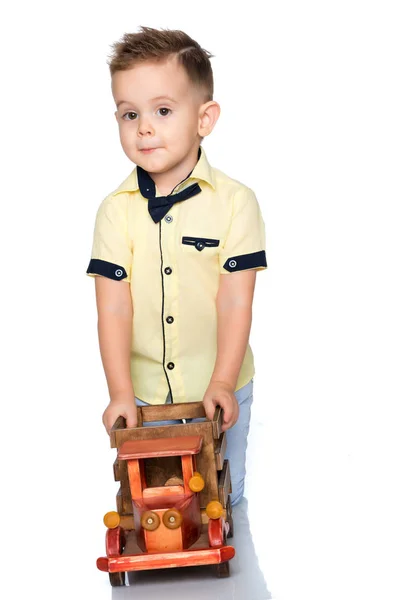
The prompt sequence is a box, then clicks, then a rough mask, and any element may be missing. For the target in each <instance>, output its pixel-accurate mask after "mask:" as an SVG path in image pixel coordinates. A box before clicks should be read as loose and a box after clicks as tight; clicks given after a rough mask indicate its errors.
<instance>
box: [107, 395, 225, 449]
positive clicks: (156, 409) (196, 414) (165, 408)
mask: <svg viewBox="0 0 400 600" xmlns="http://www.w3.org/2000/svg"><path fill="white" fill-rule="evenodd" d="M137 411H138V423H137V426H138V427H142V426H143V422H145V423H151V422H152V421H171V420H174V419H197V418H203V417H206V413H205V410H204V405H203V403H202V402H185V403H179V404H157V405H154V406H138V407H137ZM223 419H224V416H223V410H222V407H221V406H217V407H216V408H215V412H214V416H213V418H212V420H211V422H212V427H213V437H214V439H216V440H217V439H218V438H219V437H220V435H221V433H222V430H221V428H222V423H223ZM118 429H126V419H125V417H122V416H120V417H118V419H117V420H116V421H115V423H114V425H113V426H112V427H111V432H110V437H111V438H113V437H114V434H115V431H117V430H118Z"/></svg>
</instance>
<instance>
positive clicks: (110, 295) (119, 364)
mask: <svg viewBox="0 0 400 600" xmlns="http://www.w3.org/2000/svg"><path fill="white" fill-rule="evenodd" d="M95 282H96V283H95V286H96V303H97V314H98V335H99V345H100V354H101V359H102V363H103V367H104V372H105V375H106V379H107V384H108V390H109V394H110V404H109V405H108V407H107V408H106V410H105V411H104V414H103V423H104V425H105V427H106V429H107V431H108V432H110V429H111V427H112V425H113V424H114V422H115V420H116V419H117V418H118V417H119V416H124V417H125V418H126V419H127V427H135V426H136V422H137V416H136V404H135V394H134V390H133V385H132V379H131V372H130V351H131V341H132V319H133V306H132V297H131V293H130V287H129V283H126V282H124V281H115V280H113V279H109V278H108V277H102V276H97V277H96V278H95Z"/></svg>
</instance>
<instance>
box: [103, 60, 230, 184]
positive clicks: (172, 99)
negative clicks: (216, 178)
mask: <svg viewBox="0 0 400 600" xmlns="http://www.w3.org/2000/svg"><path fill="white" fill-rule="evenodd" d="M112 93H113V97H114V100H115V104H116V106H117V110H116V112H115V116H116V119H117V122H118V126H119V134H120V139H121V144H122V148H123V150H124V152H125V154H126V155H127V156H128V158H129V159H130V160H131V161H132V162H134V163H135V164H137V165H139V166H141V167H142V168H143V169H145V170H146V171H148V172H149V173H166V172H167V171H172V170H174V168H178V167H179V165H180V164H181V163H182V164H184V163H185V158H187V157H188V156H193V157H194V156H195V157H197V149H198V147H199V144H200V141H201V137H204V136H206V135H208V134H209V133H211V131H212V129H213V126H214V124H215V122H216V120H217V118H218V115H219V105H218V104H217V103H216V102H213V101H210V102H204V96H202V94H201V92H200V90H198V89H197V88H196V87H195V86H193V84H192V83H191V82H190V80H189V78H188V76H187V74H186V72H185V70H184V69H183V67H182V66H181V65H179V63H178V62H177V60H176V57H170V58H168V59H167V60H165V61H163V62H161V63H156V62H144V63H141V64H137V65H135V66H134V67H133V68H132V69H129V70H128V71H117V72H116V73H114V75H113V76H112ZM167 97H169V98H167ZM146 149H151V150H150V151H147V152H146Z"/></svg>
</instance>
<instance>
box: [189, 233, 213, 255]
mask: <svg viewBox="0 0 400 600" xmlns="http://www.w3.org/2000/svg"><path fill="white" fill-rule="evenodd" d="M217 246H219V240H215V239H213V238H206V237H194V236H191V235H186V236H183V237H182V250H183V251H184V252H195V251H198V252H203V251H205V252H206V253H207V254H208V252H207V251H208V249H209V248H216V247H217ZM214 252H215V251H213V253H214Z"/></svg>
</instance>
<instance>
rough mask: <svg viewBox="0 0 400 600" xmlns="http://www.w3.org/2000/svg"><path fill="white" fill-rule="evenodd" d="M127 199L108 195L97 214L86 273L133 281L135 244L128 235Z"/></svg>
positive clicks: (121, 195)
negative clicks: (132, 269) (133, 246)
mask: <svg viewBox="0 0 400 600" xmlns="http://www.w3.org/2000/svg"><path fill="white" fill-rule="evenodd" d="M127 208H128V207H127V200H126V197H124V195H123V194H120V195H116V196H107V197H106V198H105V199H104V200H103V202H102V203H101V204H100V207H99V209H98V211H97V214H96V221H95V227H94V234H93V246H92V254H91V259H90V262H89V266H88V268H87V271H86V273H87V275H89V276H90V277H96V275H103V276H104V277H108V278H110V279H115V280H117V281H120V280H122V279H123V280H124V281H127V282H130V281H131V267H132V256H133V248H132V243H131V240H130V236H129V227H128V210H127Z"/></svg>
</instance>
